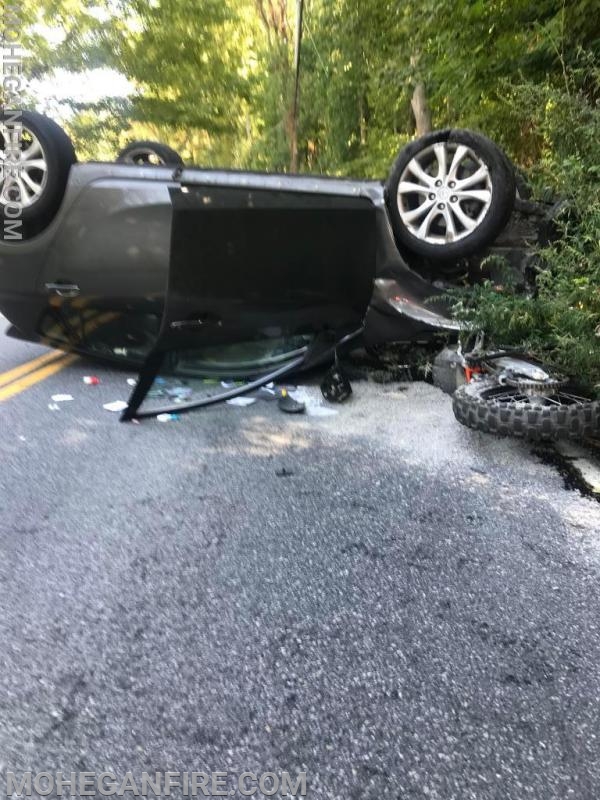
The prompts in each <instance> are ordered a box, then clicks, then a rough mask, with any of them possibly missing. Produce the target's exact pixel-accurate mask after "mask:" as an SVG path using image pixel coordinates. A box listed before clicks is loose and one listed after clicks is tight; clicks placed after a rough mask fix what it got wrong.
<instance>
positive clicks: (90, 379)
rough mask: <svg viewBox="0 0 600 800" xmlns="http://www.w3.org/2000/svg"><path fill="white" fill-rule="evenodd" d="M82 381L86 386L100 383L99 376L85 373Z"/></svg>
mask: <svg viewBox="0 0 600 800" xmlns="http://www.w3.org/2000/svg"><path fill="white" fill-rule="evenodd" d="M83 382H84V383H85V385H86V386H98V385H99V384H100V378H97V377H96V376H95V375H85V376H84V378H83Z"/></svg>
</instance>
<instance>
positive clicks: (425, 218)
mask: <svg viewBox="0 0 600 800" xmlns="http://www.w3.org/2000/svg"><path fill="white" fill-rule="evenodd" d="M492 194H493V186H492V177H491V174H490V169H489V167H488V165H487V164H486V163H485V162H484V161H483V160H482V159H481V158H480V156H478V155H477V153H475V151H474V150H472V149H471V148H470V147H467V146H466V145H463V144H457V143H454V142H436V143H435V144H433V145H430V146H429V147H427V148H425V149H424V150H422V151H421V152H419V153H417V155H416V156H414V157H413V158H412V159H411V160H410V161H409V163H408V165H407V166H406V168H405V169H404V171H403V173H402V175H401V177H400V182H399V184H398V195H397V203H398V211H399V213H400V217H401V219H402V222H403V224H404V226H405V227H406V229H407V230H408V231H409V232H410V233H411V234H412V235H413V236H414V237H415V238H416V239H419V240H420V241H422V242H427V243H428V244H432V245H447V244H451V243H452V242H458V241H460V240H461V239H464V238H465V237H467V236H470V235H471V234H473V233H474V232H475V231H476V230H477V229H478V228H479V226H480V225H481V224H482V222H483V220H484V219H485V217H486V216H487V214H488V211H489V209H490V205H491V203H492Z"/></svg>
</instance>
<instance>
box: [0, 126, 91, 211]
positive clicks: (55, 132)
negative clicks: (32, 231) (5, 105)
mask: <svg viewBox="0 0 600 800" xmlns="http://www.w3.org/2000/svg"><path fill="white" fill-rule="evenodd" d="M19 129H20V131H21V134H20V142H19V143H18V148H19V151H20V155H19V162H18V163H19V175H18V176H16V175H15V173H11V171H10V169H7V168H6V167H5V169H4V170H3V171H2V176H1V181H0V186H1V188H0V209H1V213H2V216H3V217H4V218H7V219H16V218H20V219H22V220H23V221H26V222H30V221H33V222H35V223H36V225H37V224H38V223H42V224H44V223H46V222H47V221H48V220H49V219H50V218H51V217H52V216H53V215H54V214H55V213H56V211H57V210H58V207H59V205H60V203H61V201H62V198H63V196H64V192H65V187H66V185H67V180H68V177H69V171H70V169H71V166H72V165H73V164H74V163H75V162H76V161H77V157H76V155H75V150H74V149H73V144H72V142H71V140H70V139H69V137H68V136H67V134H66V133H65V132H64V131H63V129H62V128H61V127H60V126H59V125H57V124H56V123H55V122H54V121H53V120H51V119H48V117H45V116H44V115H43V114H38V113H37V112H35V111H2V112H1V113H0V151H2V153H3V155H4V158H3V163H4V164H6V163H7V161H8V162H10V161H11V160H12V159H11V147H10V142H11V141H14V137H15V133H16V132H17V131H18V130H19ZM28 153H29V155H27V154H28ZM7 155H8V158H7V157H6V156H7ZM15 155H16V154H15ZM13 158H14V156H13ZM17 207H18V208H19V209H20V211H19V213H18V214H17V213H16V208H17Z"/></svg>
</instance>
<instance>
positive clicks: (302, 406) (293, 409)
mask: <svg viewBox="0 0 600 800" xmlns="http://www.w3.org/2000/svg"><path fill="white" fill-rule="evenodd" d="M277 405H278V406H279V408H280V409H281V410H282V411H285V413H286V414H304V412H305V411H306V403H300V402H298V400H294V398H293V397H291V395H289V394H288V391H287V389H282V391H281V397H280V398H279V401H278V403H277Z"/></svg>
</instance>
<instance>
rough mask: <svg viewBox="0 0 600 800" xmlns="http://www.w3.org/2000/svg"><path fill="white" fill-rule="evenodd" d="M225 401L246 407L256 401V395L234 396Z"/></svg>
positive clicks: (231, 404) (230, 404) (228, 403)
mask: <svg viewBox="0 0 600 800" xmlns="http://www.w3.org/2000/svg"><path fill="white" fill-rule="evenodd" d="M225 402H226V403H227V405H228V406H239V407H240V408H246V406H251V405H253V403H256V397H232V398H231V400H226V401H225Z"/></svg>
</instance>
